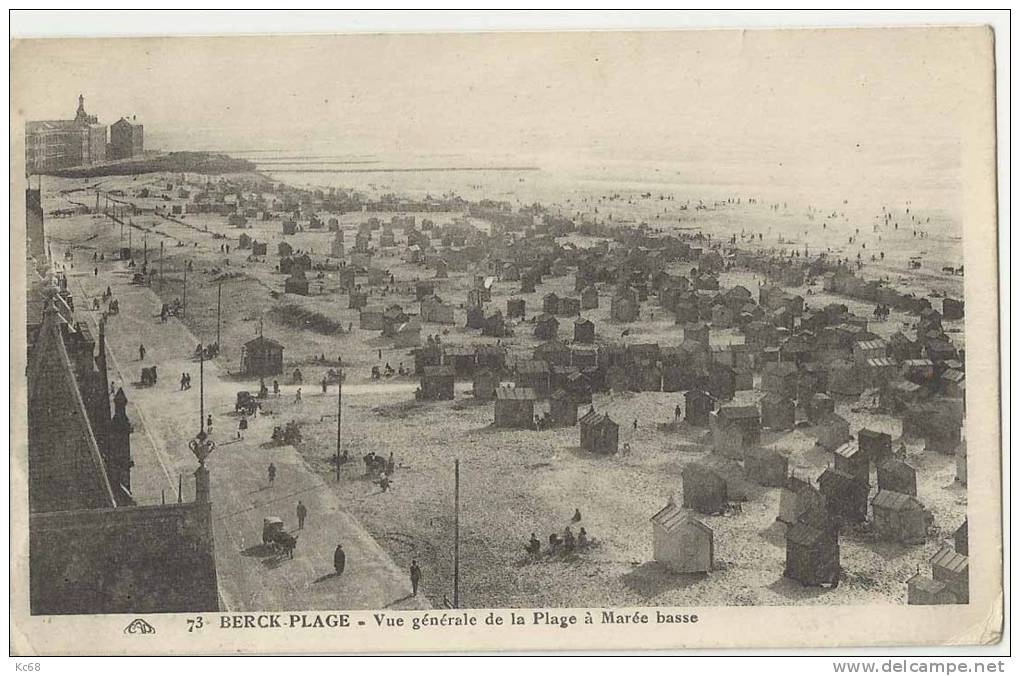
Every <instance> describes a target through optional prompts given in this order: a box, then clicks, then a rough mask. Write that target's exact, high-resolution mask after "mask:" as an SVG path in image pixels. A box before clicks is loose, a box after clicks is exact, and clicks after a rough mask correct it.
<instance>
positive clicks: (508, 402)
mask: <svg viewBox="0 0 1020 676" xmlns="http://www.w3.org/2000/svg"><path fill="white" fill-rule="evenodd" d="M535 400H536V393H535V391H534V390H532V389H531V388H529V387H500V388H498V389H497V390H496V403H495V408H494V424H495V426H496V427H504V428H510V429H534V426H535Z"/></svg>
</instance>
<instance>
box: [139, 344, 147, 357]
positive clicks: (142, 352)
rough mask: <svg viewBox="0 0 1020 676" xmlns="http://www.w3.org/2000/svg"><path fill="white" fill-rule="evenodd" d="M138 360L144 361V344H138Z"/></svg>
mask: <svg viewBox="0 0 1020 676" xmlns="http://www.w3.org/2000/svg"><path fill="white" fill-rule="evenodd" d="M138 361H145V346H144V345H139V346H138Z"/></svg>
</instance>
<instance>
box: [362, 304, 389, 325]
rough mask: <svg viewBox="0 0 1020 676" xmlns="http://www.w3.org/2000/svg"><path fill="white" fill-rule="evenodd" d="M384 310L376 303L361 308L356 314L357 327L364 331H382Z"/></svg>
mask: <svg viewBox="0 0 1020 676" xmlns="http://www.w3.org/2000/svg"><path fill="white" fill-rule="evenodd" d="M385 312H386V311H385V310H384V309H383V308H381V307H379V306H377V305H373V306H370V307H363V308H361V312H360V313H359V314H358V327H359V328H362V329H364V330H366V331H382V329H383V315H384V314H385Z"/></svg>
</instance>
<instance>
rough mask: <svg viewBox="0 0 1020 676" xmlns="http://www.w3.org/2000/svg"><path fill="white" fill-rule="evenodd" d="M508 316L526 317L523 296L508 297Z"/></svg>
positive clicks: (510, 317) (508, 317)
mask: <svg viewBox="0 0 1020 676" xmlns="http://www.w3.org/2000/svg"><path fill="white" fill-rule="evenodd" d="M506 316H507V319H516V318H521V319H523V318H524V299H523V298H507V299H506Z"/></svg>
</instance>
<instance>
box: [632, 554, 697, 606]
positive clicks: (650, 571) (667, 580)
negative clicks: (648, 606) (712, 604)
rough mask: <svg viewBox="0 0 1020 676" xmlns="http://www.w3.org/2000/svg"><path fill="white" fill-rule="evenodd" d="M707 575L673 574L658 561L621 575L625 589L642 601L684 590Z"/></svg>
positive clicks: (648, 562) (649, 562)
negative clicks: (669, 592)
mask: <svg viewBox="0 0 1020 676" xmlns="http://www.w3.org/2000/svg"><path fill="white" fill-rule="evenodd" d="M706 577H708V574H707V573H674V572H672V571H671V570H669V569H668V568H666V567H665V566H664V565H662V564H661V563H659V562H658V561H646V562H644V563H642V564H641V565H640V566H638V567H637V568H635V569H634V570H632V571H630V572H629V573H626V574H624V575H623V577H622V580H623V583H624V584H625V585H627V588H628V589H630V590H631V591H633V592H636V593H637V594H639V595H640V596H641V598H643V599H646V600H647V599H652V598H655V597H656V596H659V595H660V594H663V593H665V592H668V591H673V590H675V589H686V588H687V587H690V586H692V585H695V584H697V583H698V582H701V581H702V580H704V579H705V578H706Z"/></svg>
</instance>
